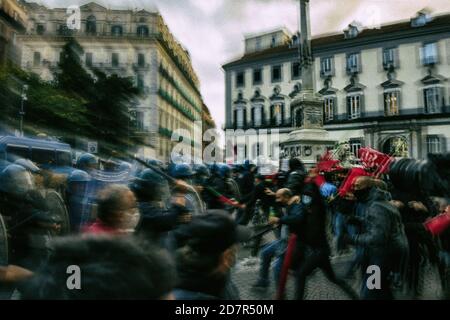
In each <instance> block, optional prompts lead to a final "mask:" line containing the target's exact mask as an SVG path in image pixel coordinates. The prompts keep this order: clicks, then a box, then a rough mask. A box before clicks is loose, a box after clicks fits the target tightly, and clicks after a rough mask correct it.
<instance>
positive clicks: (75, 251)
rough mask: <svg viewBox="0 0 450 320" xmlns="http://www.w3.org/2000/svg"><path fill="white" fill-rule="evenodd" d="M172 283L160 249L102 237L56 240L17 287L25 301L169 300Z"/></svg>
mask: <svg viewBox="0 0 450 320" xmlns="http://www.w3.org/2000/svg"><path fill="white" fill-rule="evenodd" d="M70 266H72V267H74V268H72V269H69V267H70ZM77 270H78V272H79V278H78V279H77V278H76V277H75V276H76V272H77ZM71 276H72V277H73V278H72V279H73V280H71V278H70V277H71ZM175 280H176V274H175V268H174V264H173V262H172V260H171V258H170V257H169V255H168V254H167V253H166V252H165V251H162V250H160V249H158V248H154V247H152V246H150V245H149V244H142V243H140V242H137V241H136V240H134V239H132V238H129V237H125V238H124V237H120V238H117V237H110V236H105V235H103V236H87V237H83V238H77V237H69V238H62V239H59V240H57V241H56V242H55V243H54V245H53V251H52V255H51V256H50V259H49V261H48V262H47V264H46V265H45V266H44V267H43V268H42V269H41V270H39V271H37V272H36V273H35V274H34V275H33V276H32V277H31V278H29V279H28V280H26V281H25V282H23V283H22V284H20V285H19V289H20V292H21V294H22V299H25V300H30V299H31V300H47V299H51V300H93V299H96V300H98V299H101V300H103V299H105V300H117V299H119V300H124V299H133V300H136V299H151V300H159V299H173V295H172V294H171V291H172V289H173V287H174V285H175ZM68 284H69V285H68ZM72 285H73V287H72ZM77 288H78V289H77Z"/></svg>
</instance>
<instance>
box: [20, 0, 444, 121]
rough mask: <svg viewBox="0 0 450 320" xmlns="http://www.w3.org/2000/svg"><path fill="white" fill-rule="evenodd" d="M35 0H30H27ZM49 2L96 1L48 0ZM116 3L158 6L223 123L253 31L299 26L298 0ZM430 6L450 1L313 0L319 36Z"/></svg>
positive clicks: (112, 3)
mask: <svg viewBox="0 0 450 320" xmlns="http://www.w3.org/2000/svg"><path fill="white" fill-rule="evenodd" d="M27 1H29V2H31V1H30V0H27ZM36 2H40V3H43V4H46V5H47V6H49V7H66V6H68V5H80V4H85V3H89V2H91V1H80V0H42V1H36ZM96 2H97V3H99V4H102V5H104V6H106V7H110V8H124V7H126V8H139V9H140V8H146V9H153V10H154V9H155V8H157V9H158V10H159V11H160V12H161V14H162V16H163V18H164V20H165V21H166V23H167V25H168V26H169V28H170V30H171V31H172V33H173V34H174V35H175V37H176V38H177V39H178V40H179V41H180V42H181V43H182V44H183V46H184V47H186V48H187V49H188V50H189V52H190V54H191V57H192V61H193V65H194V69H195V70H196V72H197V74H198V76H199V78H200V82H201V92H202V95H203V97H204V100H205V102H206V104H207V105H208V107H209V108H210V110H211V113H212V116H213V117H214V119H215V121H216V123H217V126H218V128H220V127H221V126H222V124H223V123H224V114H225V112H224V109H225V98H224V97H225V84H224V72H223V70H222V68H221V65H222V64H224V63H225V62H228V61H230V60H233V59H234V58H237V57H239V56H240V55H242V53H243V50H244V46H243V39H244V35H245V34H247V33H253V32H261V31H265V30H270V29H273V28H276V27H280V26H286V27H287V28H288V29H289V30H290V31H291V32H295V31H296V30H297V26H298V1H297V0H135V1H133V0H107V1H105V0H99V1H96ZM425 7H427V8H429V9H430V10H431V11H432V13H433V14H440V13H444V12H450V0H311V1H310V12H311V29H312V34H313V36H315V35H318V34H323V33H332V32H339V31H341V30H343V29H344V28H345V27H346V26H347V25H348V24H349V23H351V22H352V21H355V20H356V21H360V22H361V23H362V24H363V25H366V26H369V25H374V24H375V25H378V24H380V23H381V24H383V23H386V22H390V21H397V20H402V19H408V18H410V17H411V16H413V15H414V14H415V13H416V12H417V11H419V10H421V9H423V8H425Z"/></svg>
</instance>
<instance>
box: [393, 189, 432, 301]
mask: <svg viewBox="0 0 450 320" xmlns="http://www.w3.org/2000/svg"><path fill="white" fill-rule="evenodd" d="M392 195H393V198H394V200H393V201H391V203H392V204H394V205H395V206H396V207H397V208H398V210H399V212H400V214H401V216H402V222H403V224H404V227H405V235H406V238H407V241H408V248H409V254H408V260H407V266H406V270H405V277H404V278H405V279H404V280H405V282H406V285H407V289H408V291H409V293H410V294H411V296H412V297H418V296H419V295H420V288H419V284H420V281H419V280H420V278H419V277H420V272H421V271H423V270H424V265H425V264H426V263H431V264H434V265H437V263H438V248H437V243H436V241H435V239H433V237H432V235H431V234H430V233H428V232H427V231H426V230H425V228H424V226H423V223H424V222H425V221H426V220H427V219H428V218H429V217H431V213H430V211H431V210H429V207H428V206H426V205H424V203H428V201H427V199H426V198H425V197H423V196H421V195H413V194H409V193H408V194H407V193H404V192H400V191H399V190H394V192H393V193H392ZM430 209H431V208H430Z"/></svg>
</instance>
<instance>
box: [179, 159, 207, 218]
mask: <svg viewBox="0 0 450 320" xmlns="http://www.w3.org/2000/svg"><path fill="white" fill-rule="evenodd" d="M172 175H173V177H174V178H175V179H179V180H182V181H184V182H186V183H187V184H188V185H193V179H194V172H193V171H192V169H191V166H190V165H189V164H187V163H179V164H176V165H175V168H174V169H173V172H172ZM188 191H189V192H186V193H185V194H184V197H185V198H186V199H185V200H186V208H187V209H188V210H189V211H190V212H192V213H193V214H202V213H203V212H204V208H203V203H202V201H201V199H200V196H199V194H198V193H197V191H196V190H195V189H193V188H192V189H191V188H189V190H188Z"/></svg>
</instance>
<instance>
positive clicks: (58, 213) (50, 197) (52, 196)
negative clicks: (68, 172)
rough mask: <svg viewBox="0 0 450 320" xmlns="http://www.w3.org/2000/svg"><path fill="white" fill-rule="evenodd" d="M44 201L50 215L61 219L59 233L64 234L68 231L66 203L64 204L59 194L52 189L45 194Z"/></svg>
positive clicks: (58, 219) (68, 221) (68, 222)
mask: <svg viewBox="0 0 450 320" xmlns="http://www.w3.org/2000/svg"><path fill="white" fill-rule="evenodd" d="M45 201H46V202H47V205H48V208H49V214H50V216H51V217H53V218H55V220H57V221H61V231H60V234H61V235H65V234H67V233H69V232H70V220H69V213H68V212H67V208H66V205H65V204H64V201H63V199H62V197H61V195H60V194H59V193H58V192H56V191H54V190H50V191H48V192H47V193H46V195H45Z"/></svg>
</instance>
